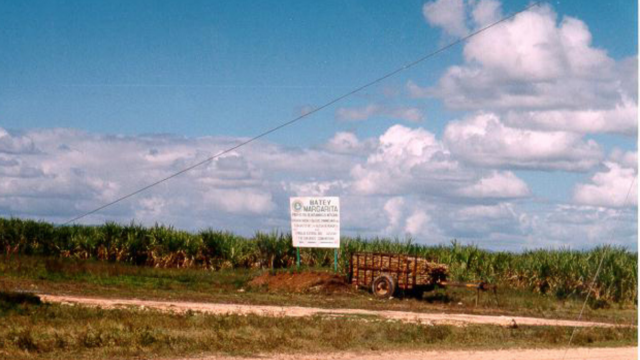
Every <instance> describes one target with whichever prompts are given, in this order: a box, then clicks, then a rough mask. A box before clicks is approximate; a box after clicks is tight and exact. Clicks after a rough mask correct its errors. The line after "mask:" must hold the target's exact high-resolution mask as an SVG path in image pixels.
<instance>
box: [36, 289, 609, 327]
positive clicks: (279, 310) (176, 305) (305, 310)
mask: <svg viewBox="0 0 640 360" xmlns="http://www.w3.org/2000/svg"><path fill="white" fill-rule="evenodd" d="M40 298H41V299H42V301H45V302H57V303H67V304H82V305H85V306H100V307H102V308H117V307H128V306H134V307H140V308H150V309H157V310H163V311H174V312H185V311H188V310H192V311H200V312H204V313H211V314H229V313H233V314H243V315H246V314H255V315H262V316H291V317H300V316H312V315H327V316H354V315H355V316H377V317H380V318H384V319H390V320H399V321H405V322H414V323H424V324H434V325H457V326H462V325H465V324H492V325H502V326H514V325H532V326H542V325H546V326H579V327H592V326H598V327H613V326H616V325H615V324H608V323H598V322H590V321H571V320H553V319H542V318H531V317H520V316H489V315H466V314H444V313H441V314H427V313H414V312H403V311H373V310H362V309H323V308H312V307H299V306H285V307H283V306H268V305H239V304H216V303H195V302H177V301H151V300H138V299H100V298H88V297H76V296H58V295H40Z"/></svg>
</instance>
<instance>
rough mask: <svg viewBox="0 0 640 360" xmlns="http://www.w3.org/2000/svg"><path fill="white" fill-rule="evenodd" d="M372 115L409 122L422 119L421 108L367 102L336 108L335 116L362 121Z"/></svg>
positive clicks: (346, 119) (339, 118)
mask: <svg viewBox="0 0 640 360" xmlns="http://www.w3.org/2000/svg"><path fill="white" fill-rule="evenodd" d="M372 117H388V118H391V119H397V120H406V121H411V122H420V121H422V120H424V114H423V112H422V110H420V109H418V108H415V107H408V106H395V107H389V106H384V105H381V104H369V105H367V106H364V107H352V108H347V107H341V108H338V109H337V110H336V118H337V119H338V120H345V121H362V120H367V119H370V118H372Z"/></svg>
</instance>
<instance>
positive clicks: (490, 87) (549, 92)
mask: <svg viewBox="0 0 640 360" xmlns="http://www.w3.org/2000/svg"><path fill="white" fill-rule="evenodd" d="M468 10H469V11H470V12H471V16H472V17H473V18H474V19H475V22H477V23H483V22H487V21H489V19H492V18H494V17H496V16H497V14H499V4H498V3H497V2H496V1H493V0H492V1H484V2H483V1H481V2H478V3H475V6H473V5H472V6H470V7H468ZM463 53H464V60H465V62H464V64H462V65H455V66H451V67H449V68H448V69H447V71H446V72H445V73H444V75H443V76H442V77H441V78H440V80H439V82H438V84H437V85H436V86H434V87H427V88H423V87H420V86H419V85H417V84H416V83H415V81H409V82H408V83H407V90H408V92H409V94H410V95H411V96H412V97H435V98H439V99H442V100H443V101H444V103H445V105H446V106H447V107H449V108H452V109H464V110H482V111H492V112H503V111H504V112H510V115H509V116H508V117H507V119H508V120H509V121H510V122H509V123H510V124H511V125H513V126H518V127H525V128H532V129H541V130H562V131H575V132H579V133H603V132H608V133H620V134H625V135H634V134H635V133H636V132H637V107H638V106H637V71H638V70H637V58H636V57H633V58H630V59H624V60H621V61H615V60H614V59H612V58H611V57H609V56H608V55H607V53H606V51H605V50H603V49H599V48H596V47H594V46H593V45H592V36H591V32H590V31H589V29H588V27H587V25H586V24H585V23H584V22H582V21H581V20H579V19H576V18H573V17H569V16H565V17H563V18H562V20H561V21H558V16H557V15H556V14H555V12H554V11H553V10H552V8H551V7H550V6H548V5H542V6H537V7H534V8H532V9H530V10H527V11H525V12H524V13H521V14H519V15H517V16H515V17H514V18H513V19H510V20H507V21H505V22H503V23H501V24H499V25H497V26H495V27H493V28H491V29H490V30H489V31H487V32H485V33H483V34H481V35H479V36H475V37H473V38H471V39H469V41H468V42H467V43H466V45H465V46H464V50H463Z"/></svg>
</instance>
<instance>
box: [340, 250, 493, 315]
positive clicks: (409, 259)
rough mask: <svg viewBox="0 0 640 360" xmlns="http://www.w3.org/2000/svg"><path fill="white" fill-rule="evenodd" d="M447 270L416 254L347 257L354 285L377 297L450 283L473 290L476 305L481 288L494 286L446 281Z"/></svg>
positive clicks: (418, 291)
mask: <svg viewBox="0 0 640 360" xmlns="http://www.w3.org/2000/svg"><path fill="white" fill-rule="evenodd" d="M448 274H449V269H448V267H447V266H446V265H443V264H438V263H435V262H431V261H428V260H427V259H425V258H422V257H419V256H415V255H404V254H387V253H364V252H361V253H354V254H352V256H351V258H350V259H349V277H350V281H351V283H352V284H353V285H354V286H355V287H356V288H358V287H364V288H370V289H371V292H372V293H373V294H374V295H376V296H378V297H390V296H393V294H394V293H395V292H396V290H398V289H400V290H403V291H405V292H406V291H411V292H414V293H417V294H420V293H422V292H423V291H425V290H427V289H430V288H434V287H435V286H442V287H445V286H451V287H464V288H470V289H475V290H476V291H477V296H476V304H477V303H478V300H479V297H480V291H487V290H493V292H494V293H496V291H497V288H496V286H495V285H491V284H487V283H485V282H480V283H457V282H450V281H447V275H448Z"/></svg>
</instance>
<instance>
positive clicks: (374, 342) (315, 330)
mask: <svg viewBox="0 0 640 360" xmlns="http://www.w3.org/2000/svg"><path fill="white" fill-rule="evenodd" d="M5 294H6V293H5ZM0 308H2V309H7V310H5V311H3V312H2V313H0V322H1V323H2V324H3V326H2V327H0V358H4V359H29V360H31V359H69V358H74V359H134V358H135V359H150V358H158V357H171V356H175V357H181V358H182V357H186V356H191V355H204V354H230V355H256V354H259V353H275V352H278V353H309V352H313V353H319V352H332V351H345V350H353V351H367V350H373V351H385V350H402V349H404V350H418V349H425V350H428V349H498V348H500V349H504V348H515V347H518V348H561V347H565V346H566V345H567V343H568V341H569V337H570V335H571V330H572V329H571V328H566V327H562V328H558V327H555V328H553V327H524V326H521V327H518V328H506V327H498V326H478V325H470V326H466V327H454V326H430V325H420V324H406V323H400V322H394V321H391V322H390V321H376V320H374V319H359V318H353V319H349V318H339V319H337V318H332V317H319V316H316V317H305V318H288V317H282V318H273V317H260V316H253V315H251V316H241V315H207V314H202V313H197V312H187V313H184V314H177V313H162V312H157V311H153V310H133V309H113V310H105V309H100V308H90V307H81V306H70V305H61V304H41V303H38V302H37V301H33V297H32V296H29V295H9V296H0ZM354 323H357V326H354ZM636 344H637V328H613V329H604V328H585V329H580V330H579V331H578V332H577V334H576V337H575V338H574V339H573V346H587V347H606V346H632V345H636Z"/></svg>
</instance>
